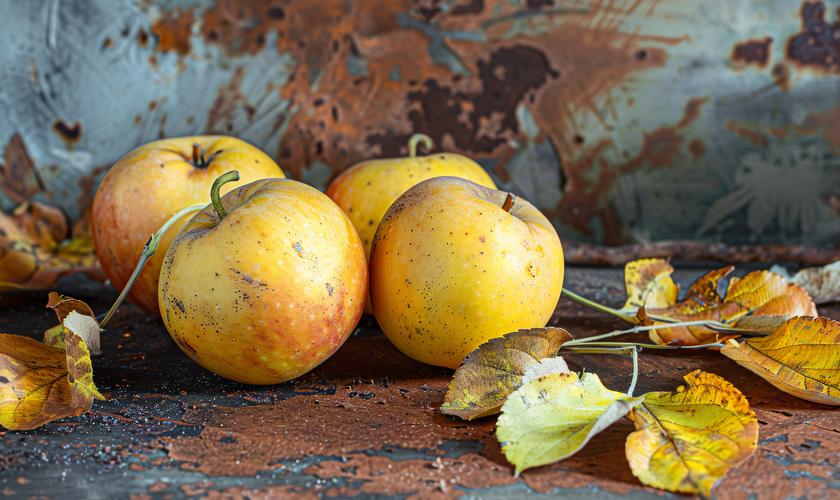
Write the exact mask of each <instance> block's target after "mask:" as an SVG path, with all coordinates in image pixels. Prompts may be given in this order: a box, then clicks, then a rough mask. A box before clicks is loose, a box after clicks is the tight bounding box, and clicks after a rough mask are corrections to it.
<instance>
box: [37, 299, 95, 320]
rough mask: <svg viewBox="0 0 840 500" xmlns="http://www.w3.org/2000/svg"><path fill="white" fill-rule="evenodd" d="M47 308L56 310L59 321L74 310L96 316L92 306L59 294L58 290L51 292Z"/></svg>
mask: <svg viewBox="0 0 840 500" xmlns="http://www.w3.org/2000/svg"><path fill="white" fill-rule="evenodd" d="M47 309H52V310H53V311H55V314H56V316H58V321H59V322H63V321H64V318H66V317H67V315H68V314H70V313H71V312H72V311H76V312H78V313H80V314H84V315H85V316H91V317H95V316H96V314H94V313H93V309H91V308H90V306H89V305H87V304H85V303H84V302H83V301H81V300H79V299H74V298H72V297H66V296H64V295H59V294H58V293H56V292H50V294H49V298H48V300H47Z"/></svg>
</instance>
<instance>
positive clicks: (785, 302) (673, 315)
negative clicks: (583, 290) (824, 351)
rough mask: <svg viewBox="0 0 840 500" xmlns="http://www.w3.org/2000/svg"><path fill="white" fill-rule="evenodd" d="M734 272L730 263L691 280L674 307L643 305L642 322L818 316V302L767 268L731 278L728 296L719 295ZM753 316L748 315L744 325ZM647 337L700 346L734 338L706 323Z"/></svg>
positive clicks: (662, 342) (729, 322)
mask: <svg viewBox="0 0 840 500" xmlns="http://www.w3.org/2000/svg"><path fill="white" fill-rule="evenodd" d="M730 271H731V268H729V267H727V268H721V269H716V270H714V271H711V272H709V273H707V274H706V275H704V276H703V277H701V278H700V279H699V280H698V281H697V283H695V284H694V285H692V287H691V289H689V292H688V294H687V295H686V298H685V300H683V301H681V302H678V303H676V304H674V305H673V306H670V307H666V308H658V309H656V308H640V311H639V314H638V316H637V317H638V318H639V321H640V322H641V323H642V324H654V323H664V321H657V318H668V319H670V320H672V321H697V320H714V321H718V322H720V323H723V324H725V325H731V326H733V327H735V328H738V327H739V320H741V319H743V318H747V317H753V318H754V317H757V316H783V317H785V318H790V317H794V316H816V315H817V308H816V305H815V304H814V302H813V301H812V300H811V298H810V297H809V296H808V294H807V292H805V291H804V290H802V288H800V287H799V286H798V285H794V284H792V283H788V282H787V280H786V279H785V278H784V277H783V276H781V275H778V274H776V273H771V272H769V271H754V272H751V273H749V274H747V275H746V276H744V277H743V278H741V279H735V278H733V279H731V280H730V282H729V287H728V288H727V291H726V295H725V297H723V298H720V297H719V296H718V295H717V292H716V289H717V283H718V282H719V280H720V279H721V278H723V277H724V276H726V275H727V274H728V273H729V272H730ZM647 318H652V320H649V319H647ZM750 321H755V320H754V319H751V320H748V321H747V323H745V324H749V322H750ZM649 336H650V339H651V341H653V342H655V343H657V344H660V345H698V344H706V343H709V342H717V341H722V340H726V339H727V338H732V335H728V336H727V335H721V334H720V333H719V332H717V331H715V330H713V329H711V328H709V327H706V326H684V327H676V328H660V329H657V330H651V331H650V333H649ZM734 336H737V335H734Z"/></svg>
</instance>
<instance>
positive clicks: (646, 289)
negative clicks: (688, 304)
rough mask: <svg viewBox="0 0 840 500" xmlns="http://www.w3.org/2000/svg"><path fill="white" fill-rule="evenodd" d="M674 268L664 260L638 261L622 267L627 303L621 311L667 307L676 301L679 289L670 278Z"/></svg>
mask: <svg viewBox="0 0 840 500" xmlns="http://www.w3.org/2000/svg"><path fill="white" fill-rule="evenodd" d="M673 272H674V268H673V267H671V264H669V263H668V261H667V260H665V259H638V260H634V261H632V262H628V263H627V265H625V266H624V285H625V288H626V289H627V303H625V304H624V307H623V308H622V310H623V311H635V310H636V309H638V308H639V307H642V306H647V307H668V306H671V305H673V304H674V303H675V302H676V301H677V294H678V293H679V287H678V286H677V284H676V283H674V280H673V279H672V278H671V274H672V273H673Z"/></svg>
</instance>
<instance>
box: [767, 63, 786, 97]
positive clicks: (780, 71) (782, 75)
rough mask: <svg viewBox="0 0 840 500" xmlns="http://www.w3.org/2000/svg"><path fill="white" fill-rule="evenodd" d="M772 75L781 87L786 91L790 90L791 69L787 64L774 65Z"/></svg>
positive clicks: (775, 82)
mask: <svg viewBox="0 0 840 500" xmlns="http://www.w3.org/2000/svg"><path fill="white" fill-rule="evenodd" d="M771 76H772V77H773V83H774V84H776V86H778V87H779V88H780V89H782V90H783V91H785V92H787V91H789V90H790V70H789V69H788V67H787V66H786V65H784V64H782V63H778V64H776V65H774V66H773V70H772V72H771Z"/></svg>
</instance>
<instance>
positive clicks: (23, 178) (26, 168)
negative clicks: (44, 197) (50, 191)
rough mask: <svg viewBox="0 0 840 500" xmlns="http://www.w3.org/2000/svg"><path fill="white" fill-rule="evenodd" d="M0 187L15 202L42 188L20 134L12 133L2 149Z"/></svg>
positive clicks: (32, 194)
mask: <svg viewBox="0 0 840 500" xmlns="http://www.w3.org/2000/svg"><path fill="white" fill-rule="evenodd" d="M0 189H2V190H3V193H4V194H5V195H6V196H8V197H9V199H10V200H11V201H13V202H14V203H16V204H18V203H23V202H24V201H27V200H29V199H30V198H32V196H34V195H35V194H36V193H39V192H41V191H43V190H44V185H43V183H42V181H41V177H40V176H39V175H38V170H37V169H36V168H35V162H34V161H32V157H31V156H29V152H28V151H27V150H26V145H25V144H24V142H23V137H21V135H20V134H17V133H16V134H14V135H13V136H12V138H11V139H9V142H8V143H7V144H6V147H5V148H4V149H3V164H2V165H0Z"/></svg>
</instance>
